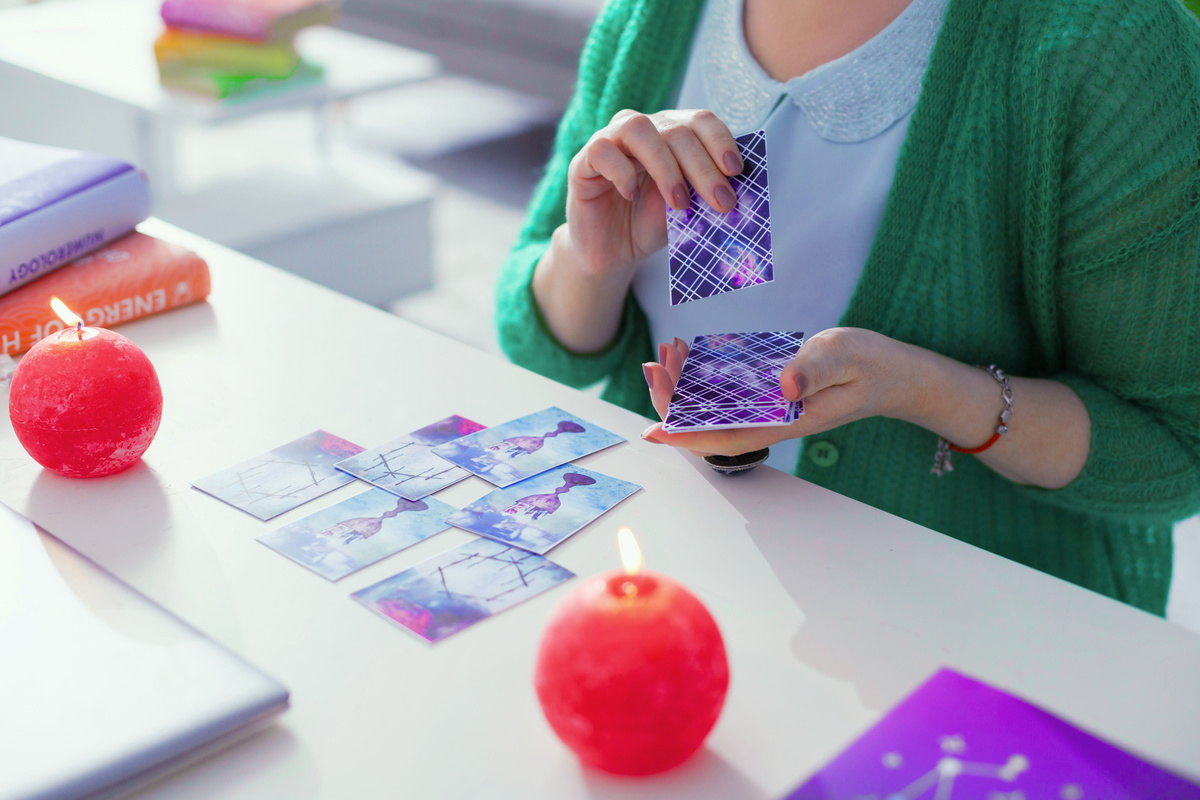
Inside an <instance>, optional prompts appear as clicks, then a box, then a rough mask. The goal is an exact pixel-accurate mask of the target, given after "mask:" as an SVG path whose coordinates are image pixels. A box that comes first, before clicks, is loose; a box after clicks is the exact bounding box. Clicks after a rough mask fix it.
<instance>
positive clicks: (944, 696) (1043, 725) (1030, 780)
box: [787, 669, 1200, 800]
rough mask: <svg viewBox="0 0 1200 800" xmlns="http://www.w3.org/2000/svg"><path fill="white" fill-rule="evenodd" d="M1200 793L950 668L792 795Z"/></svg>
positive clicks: (1057, 799) (1056, 797) (1080, 799)
mask: <svg viewBox="0 0 1200 800" xmlns="http://www.w3.org/2000/svg"><path fill="white" fill-rule="evenodd" d="M960 796H961V797H962V798H964V799H965V798H985V799H986V800H997V799H999V800H1035V798H1046V800H1093V799H1098V798H1104V800H1160V799H1165V798H1171V799H1172V800H1200V787H1198V786H1196V785H1194V784H1191V783H1189V782H1187V781H1185V780H1183V779H1181V778H1179V777H1176V776H1175V775H1172V774H1170V773H1168V772H1164V771H1163V770H1162V769H1159V768H1158V767H1156V766H1154V765H1152V764H1149V763H1147V762H1145V761H1142V760H1141V759H1139V758H1136V757H1134V756H1132V755H1130V754H1128V753H1126V752H1124V751H1123V750H1120V749H1118V748H1116V747H1114V746H1112V745H1111V744H1108V743H1107V742H1103V741H1101V740H1100V739H1097V738H1096V737H1095V736H1092V735H1090V734H1087V733H1084V732H1083V731H1081V730H1079V729H1078V728H1076V727H1075V726H1073V725H1070V724H1068V723H1066V722H1063V721H1062V720H1061V719H1059V718H1058V717H1055V716H1053V715H1051V714H1048V713H1046V712H1045V711H1042V710H1041V709H1040V708H1037V707H1036V706H1033V705H1030V704H1029V703H1026V702H1025V701H1023V700H1018V699H1017V698H1015V697H1013V696H1012V695H1009V694H1006V693H1004V692H1002V691H1000V690H999V689H994V688H992V687H991V686H988V685H987V684H984V683H980V682H979V681H976V680H973V679H971V678H968V677H966V676H965V675H960V674H959V673H957V672H954V671H953V670H949V669H943V670H941V671H939V672H938V673H937V674H936V675H934V676H933V677H932V678H930V679H929V680H928V681H926V682H925V683H924V684H922V685H921V687H920V688H918V689H917V690H916V691H915V692H913V693H912V694H911V695H909V696H908V697H907V698H905V699H904V700H903V701H901V703H900V705H898V706H896V707H895V708H894V709H892V711H891V712H890V713H888V715H887V716H886V717H884V718H883V719H882V720H880V721H879V722H878V723H876V724H875V726H874V727H873V728H871V729H870V730H869V731H867V732H866V733H865V734H863V735H862V736H861V737H860V738H859V739H858V741H856V742H855V743H854V744H852V745H850V747H849V748H848V749H846V750H845V751H843V752H842V754H841V755H839V756H838V757H837V758H835V759H834V760H833V761H832V762H831V763H830V764H828V765H827V766H826V767H825V768H824V769H822V770H821V771H820V772H818V773H817V774H816V775H814V776H813V777H812V778H810V779H809V780H808V782H806V783H805V784H804V785H803V786H801V787H800V788H799V789H797V790H796V791H794V792H792V793H791V794H790V795H788V797H787V800H926V799H928V800H955V798H958V797H960Z"/></svg>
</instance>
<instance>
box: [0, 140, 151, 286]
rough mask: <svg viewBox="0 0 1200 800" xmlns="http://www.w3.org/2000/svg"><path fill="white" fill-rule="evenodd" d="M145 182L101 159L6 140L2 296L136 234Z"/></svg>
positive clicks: (145, 203)
mask: <svg viewBox="0 0 1200 800" xmlns="http://www.w3.org/2000/svg"><path fill="white" fill-rule="evenodd" d="M148 216H150V190H149V187H148V186H147V184H146V176H145V175H143V174H142V173H141V172H140V171H139V170H138V169H137V168H136V167H134V166H133V165H132V164H129V163H127V162H125V161H122V160H120V159H117V158H112V157H110V156H104V155H98V154H95V153H83V152H80V151H78V150H65V149H63V148H59V147H47V146H45V145H39V144H30V143H28V142H18V141H15V140H12V139H3V138H0V294H5V293H6V292H9V291H11V290H13V289H15V288H17V287H18V286H20V285H21V284H23V283H28V282H29V281H31V280H33V279H35V278H38V277H40V276H42V275H44V274H46V273H47V272H50V271H51V270H54V269H57V268H58V267H61V266H64V265H65V264H67V263H69V262H70V261H72V260H74V259H76V258H79V257H80V256H84V255H86V254H88V253H90V252H92V251H93V250H97V249H99V248H100V247H102V246H104V245H105V244H108V243H109V242H111V241H113V240H114V239H117V238H119V237H121V236H124V235H125V234H127V233H129V232H130V231H132V230H133V229H134V227H135V226H136V225H137V224H138V223H139V222H141V221H142V220H144V219H146V217H148Z"/></svg>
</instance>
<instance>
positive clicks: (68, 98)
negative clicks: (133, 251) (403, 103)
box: [0, 0, 440, 305]
mask: <svg viewBox="0 0 1200 800" xmlns="http://www.w3.org/2000/svg"><path fill="white" fill-rule="evenodd" d="M160 6H161V0H62V2H53V3H44V4H38V5H32V6H26V7H23V8H16V9H9V10H6V11H0V87H3V92H2V94H3V99H4V109H5V110H4V113H3V114H0V136H8V137H11V138H15V139H26V140H28V141H33V142H39V143H42V144H49V145H57V146H61V147H71V148H77V149H81V150H90V151H94V152H100V153H108V154H110V155H114V156H117V157H120V158H124V159H126V160H128V161H131V162H133V163H135V164H137V165H138V166H140V167H142V168H143V169H145V170H146V172H147V175H148V176H149V179H150V183H151V188H152V191H153V194H154V201H155V213H156V214H157V215H158V216H159V217H162V218H164V219H169V220H171V221H173V222H176V223H177V224H181V225H185V226H186V227H188V229H189V230H197V231H201V232H203V233H204V234H205V235H206V236H208V237H209V238H211V239H214V240H216V241H219V242H221V243H223V244H227V245H229V246H231V247H235V248H237V249H238V250H241V251H243V252H247V253H250V254H252V255H255V256H257V257H259V258H267V259H271V260H272V263H275V264H277V265H278V266H282V267H284V268H285V269H288V270H291V271H293V272H296V273H297V274H300V275H303V276H305V277H309V278H312V279H314V280H318V281H321V282H322V283H324V284H325V285H328V286H331V287H333V288H335V289H337V290H339V291H341V292H343V293H347V294H350V295H351V296H354V297H357V298H358V299H360V300H365V301H367V302H370V303H373V304H376V305H383V304H385V303H387V302H389V301H391V300H394V299H395V298H396V297H398V296H400V295H402V294H406V293H408V292H412V291H416V290H419V289H423V288H427V286H428V284H429V280H430V269H431V268H430V257H429V250H430V246H429V215H430V201H431V197H432V192H433V182H432V181H431V180H430V178H429V177H428V176H425V175H422V174H419V173H417V172H416V171H414V170H411V169H406V168H404V167H403V166H401V165H399V164H397V163H396V162H395V161H394V160H391V159H384V158H379V157H375V158H370V157H369V156H367V155H365V154H358V155H357V157H347V156H346V155H345V154H343V153H339V152H338V149H337V148H336V147H335V146H334V142H333V140H332V137H331V134H330V122H329V117H330V113H329V110H330V106H331V104H334V103H335V102H337V101H342V100H349V99H351V98H354V97H360V96H362V95H365V94H369V93H374V92H379V91H382V90H386V89H394V88H397V87H401V86H406V85H409V84H413V83H416V82H420V81H424V80H426V79H428V78H431V77H433V76H435V75H437V74H438V72H439V71H440V65H439V62H438V60H437V59H436V58H434V57H433V56H431V55H429V54H427V53H421V52H418V51H415V50H411V49H408V48H404V47H399V46H397V45H393V44H390V43H387V42H380V41H376V40H374V39H371V38H369V37H366V36H360V35H357V34H353V33H350V32H348V31H343V30H338V29H336V28H329V27H324V26H319V27H314V28H308V29H305V30H303V31H301V32H300V34H299V35H298V37H297V41H296V46H297V48H298V49H299V50H300V52H301V54H302V55H303V56H304V58H306V59H308V60H311V61H312V62H313V63H318V64H321V65H322V66H323V67H324V68H325V77H324V79H323V80H322V81H320V82H316V83H308V84H296V85H292V84H286V83H285V84H280V85H279V86H278V87H271V88H266V89H262V90H259V91H255V92H251V93H247V94H245V95H238V96H234V97H231V98H226V99H225V100H221V101H215V100H208V99H206V98H201V97H196V96H191V95H188V94H186V93H182V92H176V91H168V90H166V89H164V88H163V86H162V84H161V83H160V82H159V77H158V68H157V66H156V64H155V60H154V39H155V37H156V36H158V34H159V33H160V32H161V31H162V29H163V24H162V19H161V17H160V16H159V13H158V9H159V7H160ZM286 109H311V111H312V115H313V119H312V120H309V119H308V118H307V116H306V115H301V117H300V118H299V120H297V118H296V117H294V116H293V117H287V118H284V119H283V120H282V121H281V120H280V119H279V115H278V113H271V112H280V111H282V110H286ZM251 117H253V118H254V119H252V120H251V119H248V118H251ZM218 123H236V126H226V127H236V133H237V136H236V139H235V140H234V141H227V140H226V139H225V138H222V137H221V136H220V135H219V133H217V132H213V133H212V135H210V136H209V137H208V138H207V139H205V137H204V135H203V134H204V133H205V132H206V131H211V130H212V127H211V126H213V125H215V124H218ZM301 124H303V125H304V129H303V130H301V131H300V132H301V134H302V135H301V137H300V140H299V141H300V146H299V147H297V145H296V143H295V142H291V141H289V136H290V137H291V138H292V139H295V134H296V130H295V129H296V128H297V127H300V125H301ZM289 128H290V129H291V130H289ZM312 132H315V140H313V137H312V136H310V135H309V134H310V133H312ZM197 139H198V140H199V146H196V140H197ZM189 141H190V142H191V143H192V144H193V146H192V147H190V148H189V147H186V146H184V144H185V143H187V142H189ZM297 151H299V152H297ZM320 155H323V156H325V157H324V158H319V157H317V156H320ZM363 161H369V163H367V164H366V165H365V166H362V164H361V162H363ZM183 162H187V163H186V164H185V163H183ZM198 164H199V165H200V168H199V169H197V165H198ZM229 165H236V166H237V167H239V168H240V170H241V172H242V173H243V176H242V177H239V178H238V179H236V180H226V179H224V178H225V176H227V175H228V174H229V171H230V170H229V168H228V167H229ZM185 166H186V167H188V169H183V167H185ZM184 173H191V174H192V179H191V180H190V181H188V180H183V179H181V175H183V174H184ZM197 174H199V178H197V177H196V175H197ZM364 175H365V176H366V177H365V178H364ZM248 207H249V208H252V209H254V210H255V213H250V214H248V213H247V208H248ZM314 234H315V235H314Z"/></svg>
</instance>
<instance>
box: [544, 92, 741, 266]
mask: <svg viewBox="0 0 1200 800" xmlns="http://www.w3.org/2000/svg"><path fill="white" fill-rule="evenodd" d="M741 171H742V158H741V155H740V154H739V153H738V147H737V143H736V142H735V141H734V139H733V134H731V133H730V132H729V128H727V127H726V126H725V123H723V122H721V120H720V119H718V118H717V116H716V115H715V114H713V113H712V112H711V111H705V110H681V111H660V112H658V113H656V114H641V113H638V112H636V111H629V110H625V111H620V112H618V113H617V114H616V115H615V116H614V117H613V118H612V120H611V121H610V122H609V123H608V125H606V126H605V127H604V128H601V129H600V130H599V131H597V132H596V133H595V134H594V135H593V136H592V138H591V139H590V140H589V141H588V143H587V144H586V145H585V146H584V147H583V149H582V150H580V151H579V152H578V153H577V154H576V155H575V158H574V159H572V161H571V165H570V168H569V170H568V172H567V209H566V210H567V233H568V236H569V240H570V246H571V248H572V249H573V250H574V255H575V259H574V260H575V262H576V264H578V265H579V268H580V269H582V270H583V271H584V272H585V273H587V276H588V277H592V278H601V277H610V276H613V277H615V276H621V277H627V278H628V279H632V277H633V272H634V269H635V268H636V266H637V264H639V263H640V262H641V261H642V260H643V259H644V258H645V257H646V256H648V255H650V254H651V253H654V252H656V251H657V250H660V249H661V248H662V247H663V246H664V245H666V243H667V226H666V213H665V208H664V207H665V205H670V206H671V207H672V208H674V209H676V210H678V211H682V210H684V209H686V208H687V207H688V205H689V204H690V195H689V192H688V187H687V184H691V185H692V186H693V187H695V189H696V192H697V194H699V195H700V197H702V198H703V199H704V200H705V201H707V202H708V204H709V205H711V206H712V207H713V208H714V209H716V210H717V211H720V212H722V213H724V212H728V211H731V210H732V209H733V207H734V206H735V205H736V204H737V199H736V197H735V195H734V192H733V188H732V187H731V186H730V184H729V177H731V176H733V175H737V174H738V173H740V172H741ZM685 181H686V182H685Z"/></svg>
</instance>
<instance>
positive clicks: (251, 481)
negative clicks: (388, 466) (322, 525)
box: [192, 430, 363, 520]
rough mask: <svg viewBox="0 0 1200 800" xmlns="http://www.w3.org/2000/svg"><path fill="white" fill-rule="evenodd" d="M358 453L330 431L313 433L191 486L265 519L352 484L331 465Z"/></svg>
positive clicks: (350, 444)
mask: <svg viewBox="0 0 1200 800" xmlns="http://www.w3.org/2000/svg"><path fill="white" fill-rule="evenodd" d="M362 451H363V449H362V448H361V447H359V446H358V445H356V444H353V443H351V442H347V441H346V440H345V439H341V438H338V437H337V436H334V435H333V434H331V433H326V432H325V431H320V430H318V431H313V432H312V433H310V434H308V435H307V436H303V437H301V438H299V439H296V440H295V441H293V442H288V443H287V444H285V445H283V446H281V447H276V448H275V449H274V450H271V451H269V452H267V453H263V454H262V455H261V456H258V457H257V458H252V459H250V460H249V461H243V462H242V463H241V464H237V465H236V466H233V467H229V468H228V469H223V470H221V471H220V472H217V473H214V474H212V475H209V476H208V477H207V478H203V479H201V480H198V481H196V482H195V483H193V484H192V486H194V487H196V488H197V489H199V490H200V491H202V492H205V493H207V494H210V495H212V496H213V497H215V498H217V499H218V500H224V501H225V502H226V503H229V505H231V506H234V507H235V508H240V509H241V510H242V511H245V512H246V513H248V514H253V515H254V516H256V517H258V518H259V519H261V520H268V519H271V518H273V517H277V516H279V515H280V514H282V513H284V512H286V511H291V510H292V509H293V508H296V507H297V506H300V505H303V504H304V503H307V502H308V501H309V500H312V499H313V498H315V497H320V496H321V495H323V494H325V493H326V492H331V491H333V490H334V489H337V488H338V487H340V486H345V485H346V484H347V483H350V482H351V481H353V480H354V477H353V476H351V475H347V474H346V473H344V472H339V471H338V470H337V469H335V468H334V464H336V463H338V462H339V461H342V460H343V459H346V458H349V457H350V456H353V455H356V454H358V453H361V452H362Z"/></svg>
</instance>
